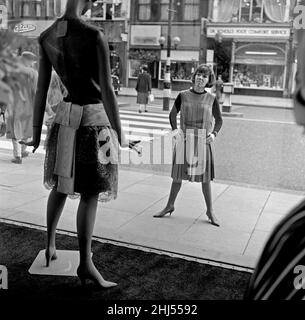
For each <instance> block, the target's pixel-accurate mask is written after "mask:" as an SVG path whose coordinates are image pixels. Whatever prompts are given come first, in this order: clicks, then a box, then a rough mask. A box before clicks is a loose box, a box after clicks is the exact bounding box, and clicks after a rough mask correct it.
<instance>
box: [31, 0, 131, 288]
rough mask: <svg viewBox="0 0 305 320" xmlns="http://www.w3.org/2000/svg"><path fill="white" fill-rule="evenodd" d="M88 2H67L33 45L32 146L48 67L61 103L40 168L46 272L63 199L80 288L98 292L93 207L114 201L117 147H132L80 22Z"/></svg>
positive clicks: (100, 60)
mask: <svg viewBox="0 0 305 320" xmlns="http://www.w3.org/2000/svg"><path fill="white" fill-rule="evenodd" d="M93 2H95V0H68V1H67V5H66V10H65V13H64V14H63V16H62V17H60V18H58V19H57V20H55V22H54V23H53V24H52V25H51V26H50V27H49V28H48V29H47V30H45V31H44V32H43V33H42V34H41V35H40V37H39V44H40V67H39V79H38V88H37V95H36V99H35V108H34V119H33V129H34V135H33V140H32V141H30V142H28V143H26V144H27V145H28V146H33V148H34V149H33V152H35V150H36V149H37V148H38V147H39V144H40V136H41V129H42V122H43V114H44V111H45V105H46V99H47V93H48V88H49V84H50V78H51V73H52V67H53V68H54V70H55V71H56V73H57V74H58V76H59V77H60V79H61V81H62V82H63V84H64V86H65V87H66V89H67V92H68V95H67V96H66V97H65V98H64V100H63V101H62V102H60V103H59V104H58V105H57V107H56V110H55V111H56V116H55V119H54V121H53V124H52V127H51V132H50V135H49V139H48V143H47V147H46V156H45V164H44V170H45V171H44V184H45V185H46V186H47V187H49V188H52V191H51V193H50V195H49V198H48V204H47V247H46V250H45V258H46V266H47V267H48V266H49V264H50V263H51V261H52V260H54V259H56V258H57V255H56V244H55V235H56V227H57V224H58V221H59V218H60V215H61V213H62V211H63V208H64V205H65V202H66V198H67V195H70V196H80V203H79V206H78V210H77V235H78V242H79V253H80V262H79V266H78V268H77V274H78V276H79V278H80V280H81V283H82V284H85V282H86V280H88V279H89V280H92V281H93V282H94V283H95V284H97V285H98V286H99V287H102V288H109V287H113V286H116V285H117V284H116V283H114V282H110V281H106V280H105V279H104V278H103V276H102V275H101V274H100V273H99V271H98V270H97V269H96V267H95V265H94V263H93V261H92V257H91V241H92V233H93V228H94V224H95V218H96V209H97V203H98V200H100V201H108V200H111V199H115V198H116V196H117V188H118V162H117V160H116V156H117V152H118V147H119V144H120V145H121V146H122V147H128V146H129V147H131V144H132V143H129V144H128V142H127V140H126V139H125V136H124V132H123V129H122V125H121V120H120V115H119V110H118V104H117V100H116V96H115V94H114V91H113V88H112V84H111V71H110V59H109V56H110V55H109V48H108V43H107V40H106V38H105V36H104V34H103V33H102V32H101V31H100V30H99V29H98V28H96V27H94V26H92V25H89V24H87V23H86V22H84V21H83V20H82V19H81V15H82V14H84V13H85V12H87V11H88V10H89V9H91V7H92V3H93Z"/></svg>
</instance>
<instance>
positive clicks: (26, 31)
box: [9, 20, 54, 38]
mask: <svg viewBox="0 0 305 320" xmlns="http://www.w3.org/2000/svg"><path fill="white" fill-rule="evenodd" d="M52 23H54V21H53V20H23V21H18V22H14V21H9V27H10V29H12V30H13V31H14V32H15V33H18V34H21V35H23V36H26V37H30V38H37V37H39V35H40V34H41V33H42V32H43V31H44V30H46V29H47V28H48V27H49V26H50V25H51V24H52Z"/></svg>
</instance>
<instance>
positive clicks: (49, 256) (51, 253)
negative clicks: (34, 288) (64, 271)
mask: <svg viewBox="0 0 305 320" xmlns="http://www.w3.org/2000/svg"><path fill="white" fill-rule="evenodd" d="M45 257H46V267H48V266H49V265H50V262H51V260H56V259H57V255H56V249H55V248H52V249H51V248H49V249H46V251H45Z"/></svg>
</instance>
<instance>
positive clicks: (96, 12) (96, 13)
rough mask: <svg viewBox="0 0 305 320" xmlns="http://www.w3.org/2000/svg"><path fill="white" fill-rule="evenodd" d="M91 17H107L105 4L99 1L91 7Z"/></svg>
mask: <svg viewBox="0 0 305 320" xmlns="http://www.w3.org/2000/svg"><path fill="white" fill-rule="evenodd" d="M91 17H92V18H97V19H105V6H104V3H102V2H99V1H97V2H96V3H94V5H93V6H92V9H91Z"/></svg>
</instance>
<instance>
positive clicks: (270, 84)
mask: <svg viewBox="0 0 305 320" xmlns="http://www.w3.org/2000/svg"><path fill="white" fill-rule="evenodd" d="M283 74H284V66H275V65H246V64H235V66H234V73H233V83H234V86H235V87H236V88H243V87H249V88H260V89H283Z"/></svg>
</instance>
